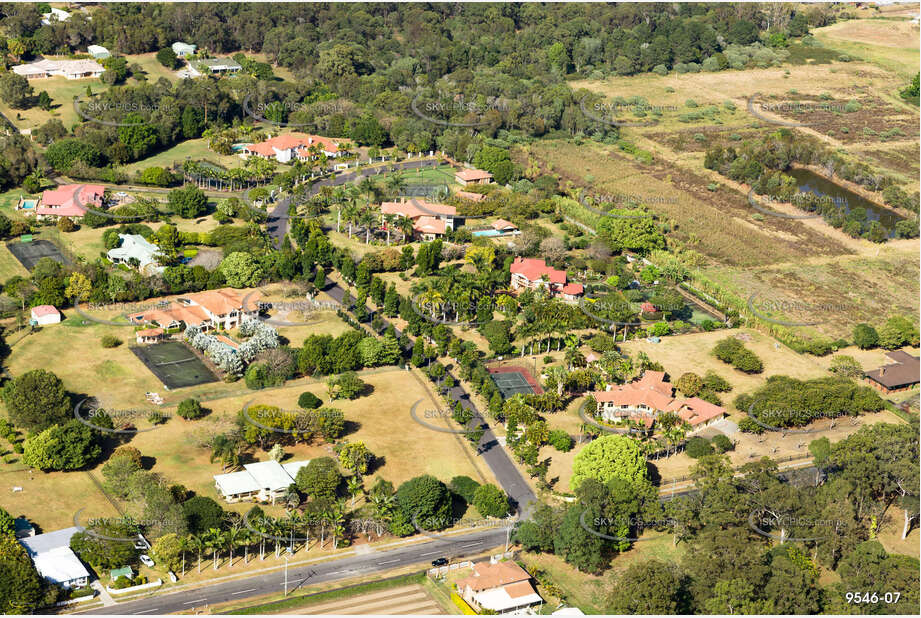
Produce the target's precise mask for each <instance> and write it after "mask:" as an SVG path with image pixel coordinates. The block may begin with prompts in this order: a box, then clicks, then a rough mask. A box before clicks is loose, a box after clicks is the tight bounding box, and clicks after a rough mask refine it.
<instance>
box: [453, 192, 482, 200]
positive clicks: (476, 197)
mask: <svg viewBox="0 0 921 618" xmlns="http://www.w3.org/2000/svg"><path fill="white" fill-rule="evenodd" d="M454 195H456V196H457V197H462V198H464V199H465V200H470V201H471V202H482V201H483V200H485V199H486V196H485V195H483V194H482V193H474V192H473V191H458V192H457V193H455V194H454Z"/></svg>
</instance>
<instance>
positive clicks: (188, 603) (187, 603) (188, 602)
mask: <svg viewBox="0 0 921 618" xmlns="http://www.w3.org/2000/svg"><path fill="white" fill-rule="evenodd" d="M207 600H208V599H198V600H197V601H186V602H185V603H183V605H191V604H192V603H201V602H202V601H207Z"/></svg>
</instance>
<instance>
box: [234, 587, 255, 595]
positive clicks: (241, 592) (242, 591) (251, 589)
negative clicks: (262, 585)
mask: <svg viewBox="0 0 921 618" xmlns="http://www.w3.org/2000/svg"><path fill="white" fill-rule="evenodd" d="M253 590H258V588H250V589H249V590H241V591H240V592H231V593H230V594H231V595H234V594H243V593H245V592H252V591H253Z"/></svg>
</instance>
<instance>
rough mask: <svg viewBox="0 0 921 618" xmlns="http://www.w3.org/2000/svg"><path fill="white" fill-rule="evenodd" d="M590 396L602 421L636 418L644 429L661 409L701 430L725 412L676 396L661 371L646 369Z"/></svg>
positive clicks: (656, 416)
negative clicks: (629, 380)
mask: <svg viewBox="0 0 921 618" xmlns="http://www.w3.org/2000/svg"><path fill="white" fill-rule="evenodd" d="M592 396H593V397H594V398H595V401H596V402H597V405H598V414H600V415H601V417H602V418H604V420H606V421H621V420H624V419H629V420H633V421H639V422H642V423H643V424H644V425H645V426H646V427H647V429H648V428H650V427H652V424H653V422H654V421H655V419H656V418H658V416H659V414H662V413H663V412H674V413H675V414H677V415H678V416H679V417H680V418H681V419H683V420H685V421H687V422H688V424H689V425H691V428H692V431H698V430H700V429H703V428H704V427H707V426H708V425H710V424H712V423H713V422H715V421H717V420H719V419H721V418H723V416H724V415H725V414H726V410H725V408H722V407H720V406H717V405H714V404H712V403H710V402H709V401H704V400H703V399H700V398H698V397H691V398H688V399H676V398H675V397H674V396H673V394H672V386H671V384H669V383H668V381H667V380H666V379H665V373H664V372H662V371H646V372H645V373H643V376H642V377H641V378H640V379H638V380H634V381H633V382H630V383H628V384H621V385H616V386H615V385H611V386H608V389H607V390H604V391H595V392H594V393H592Z"/></svg>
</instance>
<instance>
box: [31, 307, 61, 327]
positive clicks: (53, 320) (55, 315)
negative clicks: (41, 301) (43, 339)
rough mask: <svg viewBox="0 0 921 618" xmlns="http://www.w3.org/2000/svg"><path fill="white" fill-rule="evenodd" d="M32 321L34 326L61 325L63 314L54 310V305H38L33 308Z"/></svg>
mask: <svg viewBox="0 0 921 618" xmlns="http://www.w3.org/2000/svg"><path fill="white" fill-rule="evenodd" d="M30 313H31V316H30V317H31V320H30V322H31V323H32V324H37V325H39V326H45V325H47V324H60V322H61V312H60V311H58V310H57V309H55V308H54V306H53V305H38V306H37V307H32V311H31V312H30Z"/></svg>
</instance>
